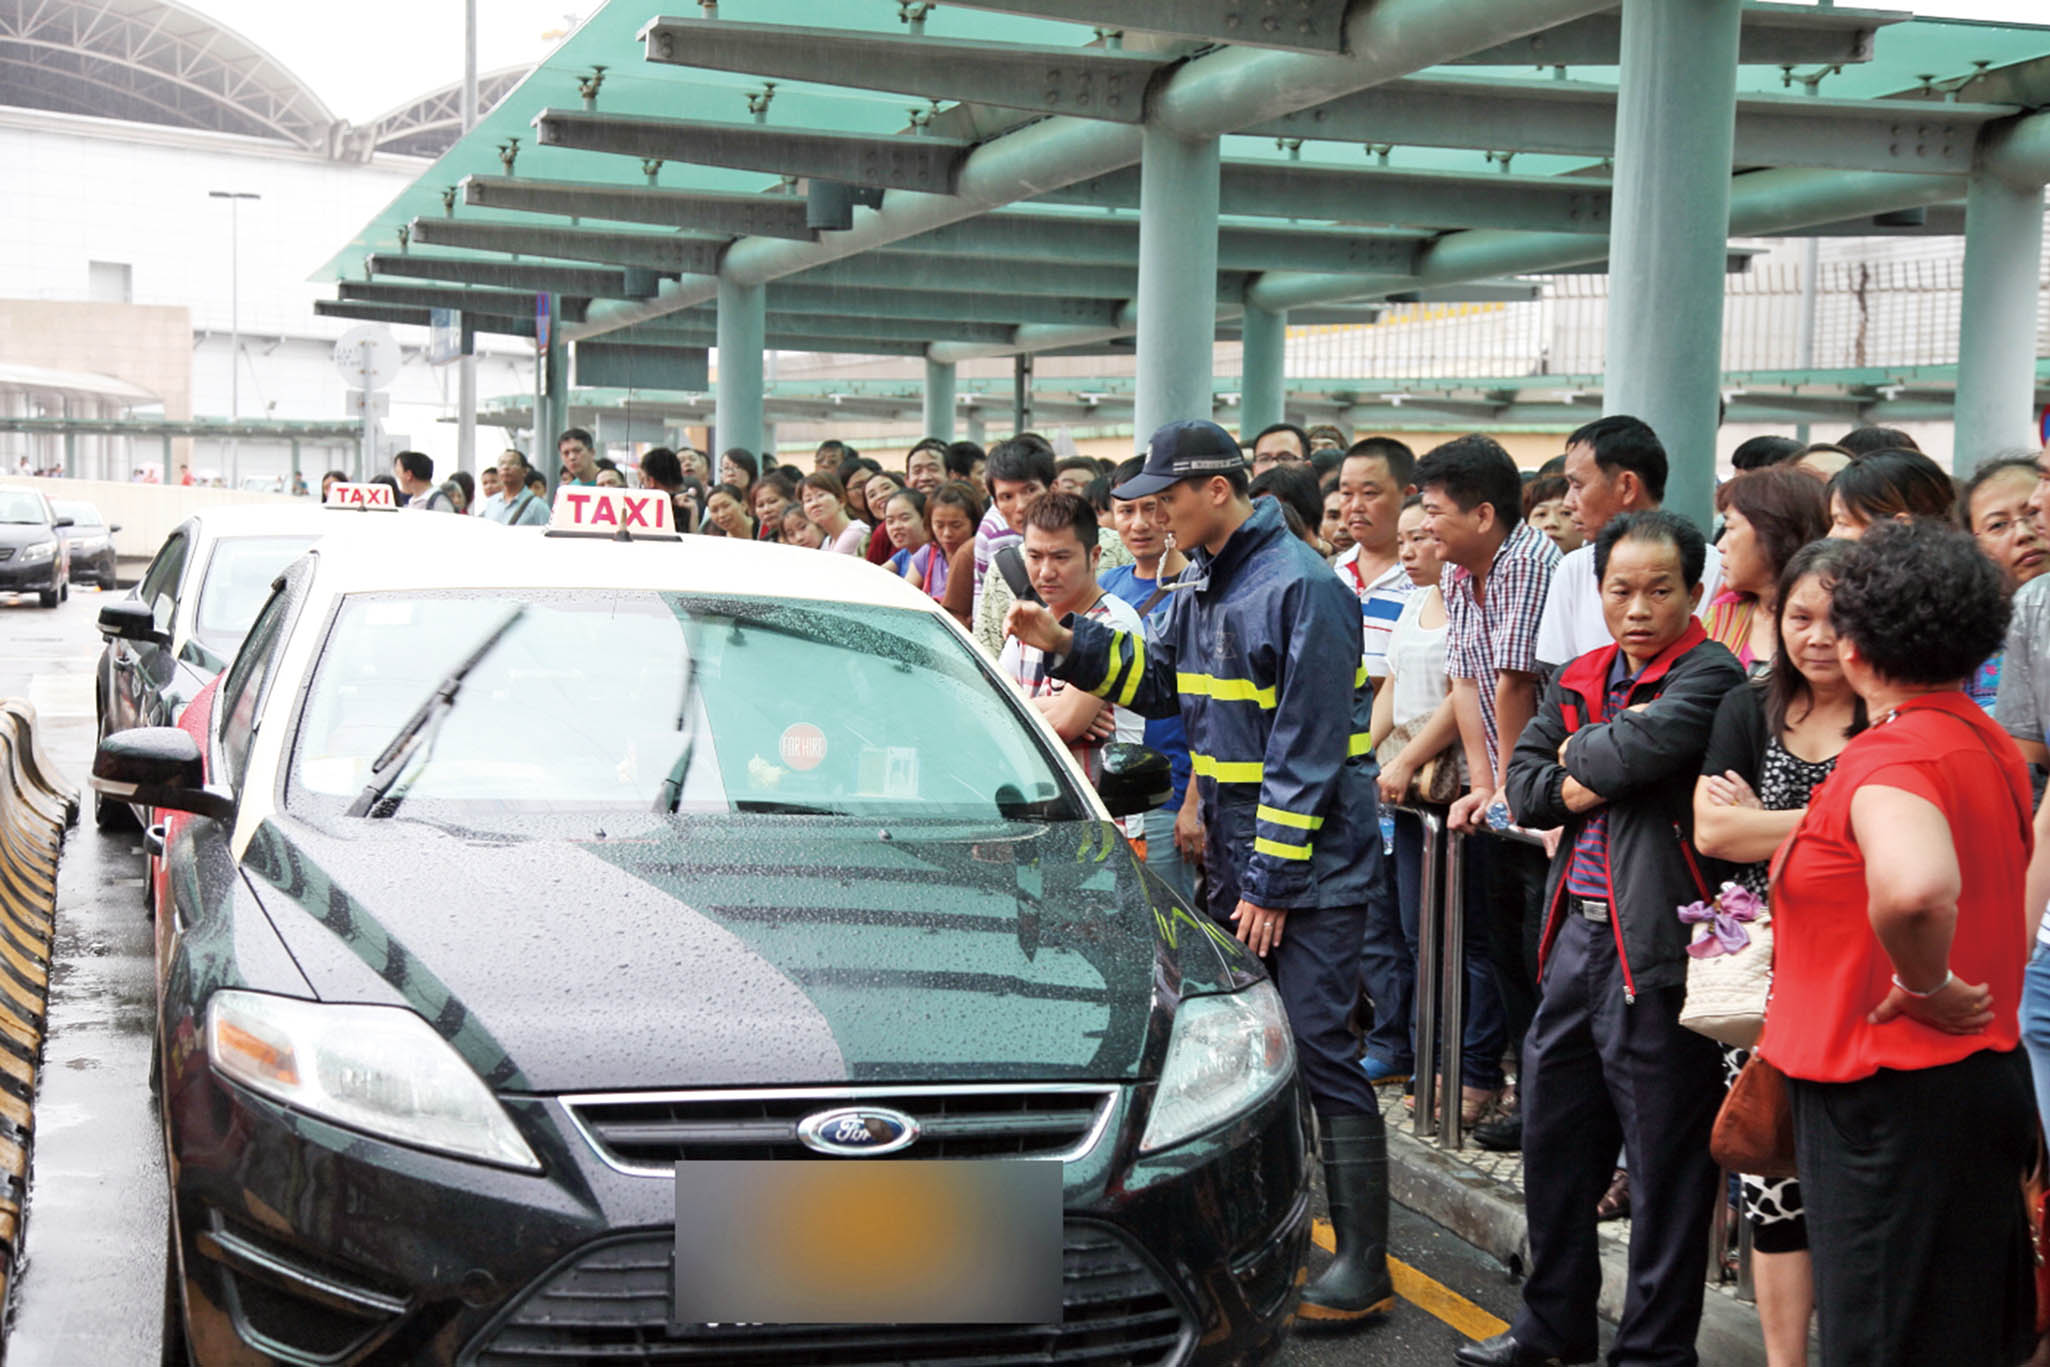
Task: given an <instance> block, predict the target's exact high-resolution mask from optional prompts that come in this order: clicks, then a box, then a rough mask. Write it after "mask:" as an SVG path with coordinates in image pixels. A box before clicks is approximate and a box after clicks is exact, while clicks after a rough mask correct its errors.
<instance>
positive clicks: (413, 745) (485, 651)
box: [348, 603, 527, 816]
mask: <svg viewBox="0 0 2050 1367" xmlns="http://www.w3.org/2000/svg"><path fill="white" fill-rule="evenodd" d="M526 615H527V606H526V604H524V603H522V604H521V605H520V606H518V607H516V608H514V609H513V610H512V611H511V612H509V613H507V614H506V618H505V620H504V621H503V622H500V623H499V624H498V625H497V626H495V627H493V628H492V629H491V631H490V633H489V634H487V635H486V636H485V637H484V639H483V640H481V641H479V642H478V643H477V646H476V648H475V649H474V650H472V651H471V652H470V653H469V654H468V655H465V656H464V657H463V659H462V661H461V662H460V663H458V664H457V665H456V667H455V668H454V669H452V670H450V671H449V673H448V677H447V678H445V679H443V680H442V681H441V682H440V683H438V684H436V685H435V686H434V691H433V692H432V693H429V694H428V695H427V697H426V698H425V699H423V700H422V701H421V703H420V705H419V706H418V707H417V708H415V709H413V715H412V716H410V717H408V718H406V722H405V725H403V726H401V727H400V728H399V729H398V734H396V735H394V736H393V737H392V738H391V741H390V743H389V744H387V745H386V746H385V747H384V749H383V750H381V751H379V752H378V756H377V759H376V760H375V761H374V762H373V763H372V764H371V766H370V781H369V782H368V783H366V784H364V785H363V791H362V792H360V793H358V794H356V800H355V801H354V802H351V803H350V804H349V811H348V815H350V816H370V815H372V814H373V813H374V811H375V809H376V807H377V804H378V803H379V802H380V801H382V800H383V798H384V795H385V794H386V793H388V792H390V791H391V787H392V785H393V784H394V783H397V782H398V780H399V775H400V774H402V773H404V772H405V769H406V762H407V761H408V760H410V759H412V758H413V755H414V754H415V752H417V751H418V750H419V748H420V744H421V741H422V740H423V739H424V738H425V737H426V735H427V729H428V726H429V725H430V724H433V725H436V726H438V725H439V723H440V721H441V719H442V718H443V717H446V716H447V715H448V713H449V709H450V708H452V707H454V706H455V701H456V694H457V693H459V692H461V691H462V687H463V680H464V679H467V678H468V677H470V671H471V670H473V669H475V668H476V667H477V666H478V665H479V664H481V663H483V661H484V657H485V656H486V655H489V654H490V653H491V651H492V649H493V648H494V647H495V646H497V644H498V643H499V642H500V641H502V640H504V639H505V634H506V633H507V632H508V631H511V630H512V629H513V624H514V623H516V622H518V621H519V620H520V618H522V617H524V616H526ZM398 805H399V804H398V803H397V802H393V803H392V804H391V805H390V806H388V807H386V808H385V809H384V815H386V816H390V815H391V814H392V812H393V811H394V810H396V809H397V807H398Z"/></svg>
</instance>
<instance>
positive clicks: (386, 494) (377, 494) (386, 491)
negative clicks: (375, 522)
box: [327, 480, 399, 513]
mask: <svg viewBox="0 0 2050 1367" xmlns="http://www.w3.org/2000/svg"><path fill="white" fill-rule="evenodd" d="M327 506H328V507H330V508H360V509H364V510H366V511H367V510H369V509H372V508H377V509H381V510H383V511H385V512H388V513H395V512H397V511H398V509H399V500H398V496H397V495H396V494H394V493H393V492H392V489H391V486H390V485H388V484H344V483H342V482H341V481H340V480H337V481H335V482H334V483H333V484H330V485H329V486H328V488H327Z"/></svg>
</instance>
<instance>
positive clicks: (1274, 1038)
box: [1139, 982, 1295, 1150]
mask: <svg viewBox="0 0 2050 1367" xmlns="http://www.w3.org/2000/svg"><path fill="white" fill-rule="evenodd" d="M1294 1071H1295V1036H1294V1034H1293V1033H1292V1032H1291V1031H1290V1030H1289V1028H1288V1013H1287V1012H1286V1011H1284V1010H1282V1006H1281V994H1280V993H1278V992H1276V991H1275V990H1274V984H1273V983H1265V982H1263V983H1255V984H1253V985H1252V986H1251V987H1249V988H1247V989H1245V991H1243V992H1233V993H1231V994H1229V995H1226V996H1215V997H1190V998H1189V999H1187V1000H1186V1001H1184V1002H1183V1003H1182V1004H1181V1006H1180V1007H1179V1008H1177V1009H1176V1011H1175V1016H1174V1032H1173V1034H1171V1035H1170V1036H1169V1037H1168V1042H1167V1063H1166V1065H1165V1066H1163V1067H1162V1068H1161V1070H1160V1086H1159V1087H1158V1088H1157V1089H1155V1091H1154V1094H1153V1113H1152V1115H1151V1116H1149V1117H1148V1119H1147V1121H1146V1133H1145V1135H1144V1137H1142V1138H1141V1139H1140V1140H1139V1147H1140V1149H1142V1150H1150V1149H1164V1148H1166V1147H1167V1146H1168V1145H1170V1144H1179V1143H1181V1142H1182V1141H1183V1140H1184V1139H1187V1138H1189V1137H1191V1136H1192V1135H1196V1134H1200V1133H1202V1132H1203V1131H1204V1130H1209V1129H1214V1128H1216V1127H1217V1126H1219V1125H1221V1124H1223V1123H1224V1122H1225V1121H1227V1120H1230V1119H1231V1118H1232V1117H1233V1116H1236V1115H1238V1114H1240V1113H1241V1112H1244V1111H1247V1110H1250V1109H1251V1108H1252V1107H1253V1106H1255V1105H1256V1104H1258V1103H1259V1102H1260V1101H1262V1100H1263V1099H1265V1098H1266V1097H1267V1096H1268V1094H1270V1093H1271V1092H1273V1091H1274V1090H1275V1089H1276V1088H1278V1087H1280V1086H1281V1085H1282V1084H1283V1083H1284V1082H1286V1081H1287V1080H1288V1078H1289V1075H1290V1074H1292V1073H1293V1072H1294Z"/></svg>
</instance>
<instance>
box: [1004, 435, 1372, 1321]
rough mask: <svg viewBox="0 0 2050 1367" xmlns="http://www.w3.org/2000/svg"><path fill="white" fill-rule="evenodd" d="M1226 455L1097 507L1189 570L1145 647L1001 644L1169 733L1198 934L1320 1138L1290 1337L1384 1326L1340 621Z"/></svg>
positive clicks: (1094, 639)
mask: <svg viewBox="0 0 2050 1367" xmlns="http://www.w3.org/2000/svg"><path fill="white" fill-rule="evenodd" d="M1248 483H1249V475H1248V473H1247V469H1246V462H1245V457H1244V455H1243V453H1242V452H1241V451H1240V450H1239V445H1238V443H1237V442H1236V441H1234V440H1233V439H1232V437H1231V434H1230V433H1228V432H1226V431H1225V430H1224V429H1223V428H1221V427H1218V426H1217V425H1216V424H1214V423H1209V422H1200V421H1186V422H1172V423H1168V424H1167V425H1166V426H1164V427H1162V428H1161V429H1160V430H1159V431H1157V432H1155V433H1154V434H1153V438H1152V441H1151V442H1150V443H1149V449H1148V452H1147V456H1146V464H1145V467H1144V469H1143V470H1142V471H1141V472H1140V473H1139V474H1138V475H1137V476H1135V477H1134V478H1132V479H1130V480H1127V481H1126V482H1125V483H1123V484H1121V485H1119V486H1118V487H1117V489H1116V490H1114V491H1113V497H1116V498H1121V499H1134V498H1146V497H1149V496H1153V495H1158V496H1159V498H1160V501H1161V506H1162V507H1163V509H1164V510H1165V511H1166V514H1167V518H1168V524H1169V526H1170V528H1171V529H1172V531H1173V532H1174V538H1175V545H1177V546H1178V547H1180V548H1181V549H1182V550H1183V551H1184V552H1186V553H1187V554H1188V556H1189V559H1190V562H1191V563H1190V567H1189V568H1188V569H1187V570H1185V571H1184V572H1183V573H1182V576H1181V578H1180V579H1179V580H1178V581H1177V582H1176V585H1175V590H1174V597H1173V600H1172V602H1173V607H1172V609H1171V611H1170V612H1169V614H1168V617H1167V620H1166V622H1165V623H1164V624H1163V625H1162V626H1160V627H1159V628H1158V629H1156V630H1155V632H1154V633H1153V634H1152V635H1151V636H1150V637H1145V636H1139V635H1134V634H1131V633H1127V632H1119V631H1113V630H1111V629H1110V628H1109V627H1107V626H1105V625H1104V624H1103V623H1100V622H1093V621H1088V620H1086V619H1077V618H1075V617H1073V616H1069V617H1066V618H1063V619H1061V620H1058V621H1057V620H1055V618H1054V617H1053V615H1052V614H1051V613H1049V612H1048V611H1047V610H1046V609H1045V608H1044V607H1041V606H1039V605H1038V604H1035V603H1020V604H1018V605H1017V606H1016V607H1014V608H1012V609H1011V612H1010V615H1009V616H1008V617H1007V618H1006V619H1005V622H1004V629H1005V631H1006V632H1008V633H1009V634H1011V635H1013V636H1016V637H1017V638H1018V639H1019V640H1021V641H1023V642H1024V643H1025V644H1027V645H1032V646H1037V647H1039V648H1040V649H1041V650H1043V651H1045V652H1046V654H1047V658H1048V660H1049V661H1050V664H1051V672H1052V673H1053V674H1054V675H1055V676H1056V677H1058V678H1062V679H1066V680H1068V681H1069V682H1071V683H1073V684H1076V685H1078V686H1080V687H1083V688H1087V689H1089V690H1091V691H1092V692H1094V693H1096V694H1097V695H1098V696H1100V697H1105V698H1108V699H1110V700H1111V701H1112V702H1114V703H1115V704H1117V705H1118V706H1119V707H1129V708H1132V709H1133V710H1135V711H1137V712H1139V713H1140V714H1142V715H1144V716H1148V717H1163V716H1170V715H1172V714H1174V713H1175V712H1176V711H1179V712H1180V713H1181V717H1182V722H1183V726H1184V728H1185V729H1186V731H1187V733H1188V738H1189V759H1190V771H1191V773H1192V774H1193V775H1194V777H1195V781H1196V783H1197V785H1198V800H1199V802H1200V804H1201V807H1202V812H1203V821H1204V826H1205V828H1206V830H1207V832H1208V837H1207V838H1208V843H1207V847H1206V856H1207V857H1206V860H1205V867H1206V869H1207V871H1208V875H1209V882H1208V895H1209V910H1210V914H1211V915H1212V916H1213V917H1215V918H1216V919H1217V920H1219V921H1220V922H1223V923H1225V924H1226V925H1230V926H1233V927H1235V929H1236V931H1237V934H1238V938H1239V939H1240V940H1241V941H1243V942H1244V943H1245V944H1246V945H1247V947H1248V948H1250V949H1251V950H1252V951H1253V952H1254V953H1255V954H1258V955H1260V956H1261V957H1262V958H1263V959H1265V961H1266V963H1267V969H1268V973H1269V974H1270V975H1271V976H1272V977H1273V979H1274V983H1275V987H1276V988H1277V990H1278V991H1279V992H1280V994H1281V998H1282V1001H1283V1003H1284V1005H1285V1006H1286V1007H1287V1010H1288V1019H1289V1025H1290V1028H1291V1030H1292V1031H1293V1033H1294V1035H1295V1042H1296V1054H1297V1058H1298V1060H1299V1062H1300V1065H1301V1068H1302V1075H1303V1082H1304V1086H1305V1087H1306V1089H1307V1090H1308V1092H1309V1094H1310V1101H1311V1104H1312V1105H1313V1106H1314V1108H1315V1109H1316V1112H1317V1118H1318V1123H1319V1127H1320V1128H1321V1129H1322V1131H1323V1162H1324V1174H1325V1185H1326V1190H1327V1191H1328V1193H1329V1195H1330V1203H1331V1222H1332V1224H1333V1226H1334V1227H1335V1230H1336V1234H1337V1245H1338V1251H1337V1257H1336V1258H1335V1260H1334V1261H1333V1262H1332V1264H1331V1266H1330V1267H1329V1268H1328V1269H1327V1270H1326V1271H1325V1272H1324V1273H1323V1274H1322V1275H1321V1276H1320V1277H1318V1278H1317V1279H1316V1280H1315V1281H1314V1282H1312V1283H1311V1284H1310V1285H1309V1287H1307V1288H1306V1289H1305V1290H1304V1292H1303V1301H1302V1308H1301V1312H1300V1313H1301V1315H1302V1316H1303V1318H1305V1319H1310V1320H1359V1319H1366V1318H1368V1317H1373V1316H1379V1315H1381V1314H1384V1313H1385V1312H1386V1311H1387V1310H1389V1309H1390V1308H1392V1307H1393V1305H1394V1300H1395V1291H1394V1286H1393V1284H1392V1283H1391V1282H1390V1280H1389V1276H1388V1260H1387V1251H1388V1249H1387V1244H1388V1148H1387V1136H1386V1133H1385V1131H1384V1130H1383V1128H1382V1124H1381V1113H1380V1110H1379V1109H1378V1108H1377V1107H1376V1105H1375V1102H1374V1092H1373V1088H1372V1087H1371V1086H1370V1085H1369V1083H1368V1082H1367V1077H1366V1074H1365V1073H1364V1072H1362V1071H1361V1070H1360V1067H1359V1065H1358V1064H1357V1063H1356V1062H1355V1061H1354V1058H1353V1055H1354V1052H1355V1045H1354V1041H1353V1037H1352V1034H1351V1032H1350V1031H1348V1030H1347V1028H1346V1014H1347V1012H1348V1011H1349V1010H1350V1008H1351V1006H1352V1004H1353V999H1354V996H1355V994H1356V992H1357V990H1358V984H1359V975H1360V944H1361V941H1362V938H1363V936H1364V933H1365V929H1366V904H1367V889H1368V886H1369V884H1370V882H1371V881H1372V877H1373V874H1374V873H1375V869H1376V864H1375V861H1377V860H1379V859H1380V858H1381V836H1380V813H1379V809H1378V807H1377V804H1376V800H1375V793H1374V780H1373V770H1372V768H1371V753H1370V751H1369V749H1368V747H1367V733H1368V730H1369V723H1370V719H1371V716H1372V711H1371V697H1372V695H1371V694H1370V692H1369V691H1368V688H1367V679H1366V672H1365V668H1364V666H1363V665H1362V664H1361V640H1360V609H1359V602H1358V600H1357V599H1355V598H1354V597H1353V595H1352V594H1351V592H1349V591H1348V590H1347V589H1346V587H1345V585H1344V584H1343V583H1341V582H1340V581H1339V580H1338V578H1337V577H1336V576H1335V575H1333V574H1332V573H1331V569H1330V567H1329V566H1327V565H1326V564H1325V563H1324V562H1323V560H1322V559H1321V558H1320V557H1319V556H1318V555H1317V554H1316V552H1314V551H1312V550H1311V549H1310V548H1309V547H1308V546H1306V545H1304V544H1303V542H1302V541H1301V540H1300V539H1298V538H1297V537H1295V536H1293V535H1291V534H1290V533H1289V530H1288V527H1287V525H1286V524H1285V523H1284V522H1283V520H1282V515H1281V509H1280V505H1279V504H1277V503H1275V502H1274V501H1273V500H1271V499H1268V500H1263V501H1261V502H1259V503H1257V504H1256V503H1253V502H1251V501H1249V499H1248V496H1247V486H1248Z"/></svg>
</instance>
